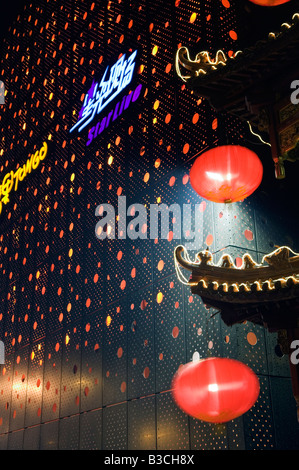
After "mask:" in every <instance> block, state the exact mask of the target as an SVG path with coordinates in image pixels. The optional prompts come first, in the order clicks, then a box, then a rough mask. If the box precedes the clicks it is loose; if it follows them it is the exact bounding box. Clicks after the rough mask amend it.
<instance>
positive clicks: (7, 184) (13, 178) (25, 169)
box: [0, 142, 48, 214]
mask: <svg viewBox="0 0 299 470" xmlns="http://www.w3.org/2000/svg"><path fill="white" fill-rule="evenodd" d="M47 152H48V145H47V142H44V143H43V146H42V147H41V149H40V150H37V151H36V152H35V153H33V154H32V155H31V156H30V157H29V158H28V160H27V161H26V163H24V165H23V166H20V167H19V168H18V169H17V170H16V171H13V170H12V171H10V172H9V173H6V175H5V176H4V178H3V180H2V183H1V185H0V214H1V213H2V207H3V204H5V205H6V204H8V203H9V201H10V199H9V196H10V193H11V192H12V191H17V190H18V186H19V181H23V180H24V178H25V177H26V176H27V175H28V174H29V173H31V171H32V170H36V168H37V167H38V166H39V164H40V162H41V161H43V160H44V159H45V158H46V155H47Z"/></svg>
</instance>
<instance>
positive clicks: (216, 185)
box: [190, 145, 263, 202]
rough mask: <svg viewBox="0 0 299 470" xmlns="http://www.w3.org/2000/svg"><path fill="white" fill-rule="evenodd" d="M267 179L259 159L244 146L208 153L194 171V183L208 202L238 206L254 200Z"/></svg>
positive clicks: (191, 179) (193, 168)
mask: <svg viewBox="0 0 299 470" xmlns="http://www.w3.org/2000/svg"><path fill="white" fill-rule="evenodd" d="M262 178H263V165H262V163H261V161H260V159H259V158H258V156H257V155H256V154H255V153H254V152H253V151H252V150H249V149H247V148H246V147H241V146H240V145H224V146H220V147H215V148H213V149H211V150H208V151H207V152H204V153H203V154H202V155H200V157H198V158H197V159H196V160H195V162H194V164H193V166H192V168H191V170H190V183H191V185H192V187H193V189H195V191H196V192H197V193H198V194H199V195H200V196H202V197H203V198H204V199H208V200H209V201H213V202H236V201H241V200H243V199H245V198H246V197H248V196H250V194H252V193H253V192H254V191H255V190H256V189H257V188H258V187H259V185H260V183H261V181H262Z"/></svg>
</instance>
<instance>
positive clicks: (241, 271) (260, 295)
mask: <svg viewBox="0 0 299 470" xmlns="http://www.w3.org/2000/svg"><path fill="white" fill-rule="evenodd" d="M174 260H175V267H176V272H177V276H178V279H179V280H180V281H181V282H182V283H183V284H185V285H188V286H190V288H191V292H192V293H193V294H197V295H199V296H200V297H201V298H202V300H203V302H204V303H206V304H207V305H208V306H210V307H213V308H217V309H220V310H221V316H222V318H223V320H224V322H225V323H226V324H228V325H232V324H234V323H238V322H240V321H244V320H245V319H246V320H250V321H253V322H255V323H257V324H264V326H265V324H266V323H267V326H268V328H269V330H271V331H272V330H273V331H277V330H278V329H279V328H284V326H282V325H285V323H288V324H289V325H292V324H293V323H295V324H296V322H297V316H299V302H298V299H299V254H297V253H294V252H293V251H292V250H291V249H290V248H289V247H286V246H283V247H279V248H277V249H276V250H274V251H273V252H272V253H269V254H267V255H265V256H264V257H263V259H262V262H261V263H257V262H256V261H255V260H254V259H253V258H252V257H251V256H250V255H249V254H248V253H246V254H245V255H243V258H242V265H241V266H240V267H237V266H236V265H235V263H234V261H233V259H232V257H231V256H230V255H228V254H224V255H222V256H221V259H220V260H219V262H218V263H216V264H214V262H213V255H212V253H211V252H210V251H208V250H204V251H200V252H199V253H197V255H196V259H195V261H191V260H190V258H189V255H188V252H187V250H186V249H185V248H184V247H183V246H181V245H180V246H178V247H177V248H176V249H175V252H174ZM182 268H183V269H185V270H187V271H189V273H190V274H191V276H190V277H189V279H187V278H186V277H185V276H184V274H183V273H182ZM286 302H289V303H290V305H292V308H290V309H289V311H290V312H294V308H295V310H296V311H298V313H297V315H293V314H291V313H290V312H289V313H290V318H288V315H289V313H288V311H287V312H286V311H284V312H283V315H282V317H280V318H279V319H277V314H278V313H279V315H280V314H281V312H280V309H281V306H282V305H284V306H285V304H286ZM277 312H278V313H277ZM269 315H270V316H269ZM266 318H267V320H266Z"/></svg>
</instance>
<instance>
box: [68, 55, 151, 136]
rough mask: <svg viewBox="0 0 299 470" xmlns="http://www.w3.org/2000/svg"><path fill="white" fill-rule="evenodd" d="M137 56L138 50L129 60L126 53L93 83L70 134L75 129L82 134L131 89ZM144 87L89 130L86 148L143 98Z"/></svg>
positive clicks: (139, 86)
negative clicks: (126, 110)
mask: <svg viewBox="0 0 299 470" xmlns="http://www.w3.org/2000/svg"><path fill="white" fill-rule="evenodd" d="M136 56H137V50H135V51H134V52H132V54H131V55H130V56H129V57H128V58H126V54H123V55H122V56H121V57H120V58H119V59H118V60H117V61H116V62H115V64H114V65H113V66H112V67H109V66H108V67H107V68H106V70H105V73H104V75H103V77H102V79H101V81H100V82H95V81H93V82H92V85H91V88H90V89H89V90H88V92H87V93H86V94H85V97H84V102H83V106H82V108H81V110H80V112H79V116H78V121H77V122H76V124H75V125H74V126H73V127H72V128H71V129H70V132H73V131H74V130H75V129H77V130H78V132H81V131H82V130H83V129H84V128H86V126H88V125H89V124H90V123H91V122H92V121H93V120H94V119H95V118H96V117H97V116H98V115H99V114H100V113H101V112H102V111H103V109H105V108H106V107H107V106H108V104H110V103H112V101H113V100H114V99H115V98H116V97H117V96H118V95H120V93H121V92H122V91H123V90H124V89H125V88H127V86H128V85H129V84H130V83H131V82H132V78H133V73H134V70H135V65H136V63H135V59H136ZM141 88H142V87H141V85H138V86H137V88H136V89H135V90H134V91H133V92H131V93H129V94H128V95H127V96H124V97H123V98H122V100H120V101H119V102H118V103H117V104H116V105H115V107H114V108H113V109H112V110H110V112H109V113H107V114H106V116H105V117H104V118H103V119H101V121H99V122H98V123H97V125H96V126H95V127H92V128H91V129H90V130H89V134H88V141H87V143H86V145H90V143H91V142H92V140H93V139H94V138H95V137H96V136H97V135H99V134H100V133H101V132H102V131H103V130H104V129H106V128H107V127H108V126H109V125H110V123H111V122H112V121H115V119H116V118H118V117H119V116H120V115H121V114H122V112H123V111H124V110H125V109H127V108H128V107H129V105H130V104H131V103H132V102H134V101H136V100H137V98H138V97H139V96H140V92H141Z"/></svg>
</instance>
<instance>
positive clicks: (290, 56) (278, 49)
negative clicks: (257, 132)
mask: <svg viewBox="0 0 299 470" xmlns="http://www.w3.org/2000/svg"><path fill="white" fill-rule="evenodd" d="M298 73H299V20H296V22H295V23H294V24H293V25H292V27H290V28H286V29H285V30H284V31H282V32H281V33H280V34H278V35H276V36H273V37H271V38H269V39H267V40H264V41H259V42H257V43H256V44H255V45H254V46H252V47H250V48H248V49H245V50H244V51H242V52H241V53H239V54H238V55H237V56H236V57H235V58H233V59H228V60H227V62H226V65H222V66H221V65H220V66H219V67H217V69H216V70H212V69H211V70H210V71H209V72H208V73H206V74H199V75H198V76H191V77H190V78H189V79H188V80H186V84H187V87H188V88H189V89H192V90H193V92H194V93H195V94H196V95H198V96H201V97H204V98H207V99H208V100H209V101H210V103H211V105H212V106H213V107H214V108H216V109H217V110H219V111H225V112H228V113H231V114H235V115H237V116H238V117H240V118H241V119H244V120H251V119H254V118H255V117H256V116H255V114H254V113H252V112H251V111H250V110H249V109H248V107H247V103H246V98H247V96H249V95H251V94H254V93H255V92H256V90H258V89H259V88H260V87H261V86H262V87H265V88H266V89H269V88H270V87H269V85H270V84H271V85H272V86H273V85H274V87H275V81H276V82H277V84H278V85H281V83H282V81H286V78H288V77H289V78H288V86H290V82H291V78H290V77H293V79H295V78H298V77H297V75H298ZM264 99H265V103H266V102H267V99H268V98H267V96H266V95H265V97H264Z"/></svg>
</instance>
